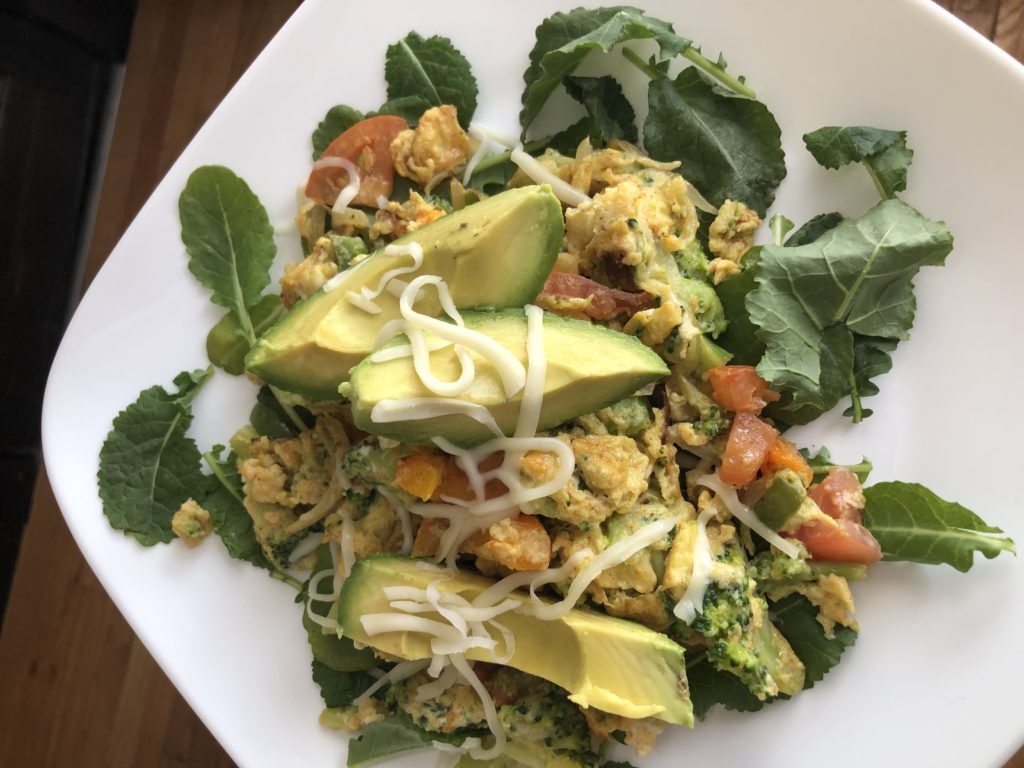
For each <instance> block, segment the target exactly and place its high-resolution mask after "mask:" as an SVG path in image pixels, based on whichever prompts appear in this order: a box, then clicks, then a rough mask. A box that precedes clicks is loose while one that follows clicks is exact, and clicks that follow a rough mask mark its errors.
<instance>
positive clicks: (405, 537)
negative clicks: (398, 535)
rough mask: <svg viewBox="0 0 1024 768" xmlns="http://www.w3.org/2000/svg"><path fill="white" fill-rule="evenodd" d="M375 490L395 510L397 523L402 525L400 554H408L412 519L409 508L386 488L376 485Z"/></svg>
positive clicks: (410, 546)
mask: <svg viewBox="0 0 1024 768" xmlns="http://www.w3.org/2000/svg"><path fill="white" fill-rule="evenodd" d="M377 491H378V492H379V493H380V495H381V496H383V497H384V499H385V500H386V501H387V503H388V504H389V505H391V509H393V510H394V511H395V516H396V517H397V518H398V523H399V525H401V526H402V554H403V555H408V554H409V553H410V552H412V520H411V519H410V517H409V510H407V509H406V508H405V506H404V505H403V504H402V502H400V501H399V500H398V499H397V498H396V497H395V495H394V494H393V493H391V491H389V490H388V489H387V488H383V487H380V486H378V487H377Z"/></svg>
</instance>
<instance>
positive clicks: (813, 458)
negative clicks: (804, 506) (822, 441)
mask: <svg viewBox="0 0 1024 768" xmlns="http://www.w3.org/2000/svg"><path fill="white" fill-rule="evenodd" d="M800 453H801V455H802V456H803V457H804V459H806V460H807V465H808V466H809V467H810V468H811V471H812V472H813V473H814V481H815V482H818V481H820V480H824V479H825V476H826V475H828V473H829V472H831V471H832V470H833V469H836V468H837V467H845V468H846V469H848V470H850V471H851V472H853V474H855V475H856V476H857V479H858V480H860V481H861V483H864V482H865V481H866V480H867V479H868V475H869V474H870V473H871V470H872V469H874V466H873V465H872V464H871V461H870V460H869V459H868V457H867V456H863V457H861V460H860V463H859V464H836V463H834V462H833V461H832V454H831V453H829V450H828V448H825V447H821V448H819V449H818V452H817V453H815V454H814V455H811V452H810V451H809V450H807V449H806V448H801V449H800Z"/></svg>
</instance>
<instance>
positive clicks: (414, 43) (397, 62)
mask: <svg viewBox="0 0 1024 768" xmlns="http://www.w3.org/2000/svg"><path fill="white" fill-rule="evenodd" d="M384 76H385V78H386V79H387V83H388V104H387V105H385V106H388V105H391V108H392V109H394V105H395V103H396V102H397V100H398V99H423V100H425V101H426V102H427V103H428V104H429V106H440V105H442V104H454V105H455V108H456V109H457V110H458V113H459V122H460V123H461V124H462V125H463V127H465V126H467V125H469V121H470V120H472V119H473V113H474V112H476V97H477V84H476V78H475V77H473V71H472V69H471V67H470V65H469V62H468V61H467V60H466V57H465V56H463V55H462V54H461V53H459V51H458V50H457V49H456V48H455V46H453V45H452V42H451V40H449V39H448V38H446V37H438V36H434V37H429V38H427V39H424V38H422V37H420V36H419V35H418V34H416V33H415V32H410V33H409V34H408V35H406V36H405V37H404V38H403V39H402V40H399V41H398V42H397V43H395V44H394V45H391V46H388V51H387V56H386V58H385V62H384ZM401 103H402V104H403V105H404V106H406V107H408V105H409V103H410V102H408V101H404V102H401ZM422 113H423V110H422V109H420V110H419V111H418V112H417V116H418V115H419V114H422ZM388 114H400V113H399V112H389V113H388Z"/></svg>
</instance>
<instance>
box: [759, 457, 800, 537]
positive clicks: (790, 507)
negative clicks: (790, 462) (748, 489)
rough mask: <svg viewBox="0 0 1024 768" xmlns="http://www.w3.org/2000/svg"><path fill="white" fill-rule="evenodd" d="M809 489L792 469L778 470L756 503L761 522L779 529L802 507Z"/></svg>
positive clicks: (774, 529)
mask: <svg viewBox="0 0 1024 768" xmlns="http://www.w3.org/2000/svg"><path fill="white" fill-rule="evenodd" d="M806 498H807V491H806V490H805V489H804V484H803V483H802V482H801V481H800V477H799V476H798V475H797V473H796V472H794V471H793V470H792V469H783V470H780V471H779V472H776V473H775V475H774V476H773V477H772V479H771V482H770V483H769V484H768V487H767V488H766V489H765V492H764V496H762V497H761V498H760V500H759V501H758V502H757V504H755V505H754V512H755V513H756V514H757V516H758V517H759V518H760V519H761V522H762V523H764V524H765V525H767V526H768V527H769V528H771V529H772V530H773V531H777V530H779V529H780V528H782V526H784V525H785V524H786V521H787V520H789V518H791V517H792V516H793V515H795V514H796V513H797V511H798V510H799V509H800V505H801V504H803V503H804V499H806Z"/></svg>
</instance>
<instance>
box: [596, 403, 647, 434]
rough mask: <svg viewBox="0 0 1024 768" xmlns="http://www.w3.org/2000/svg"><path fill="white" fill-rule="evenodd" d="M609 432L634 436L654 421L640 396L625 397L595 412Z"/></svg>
mask: <svg viewBox="0 0 1024 768" xmlns="http://www.w3.org/2000/svg"><path fill="white" fill-rule="evenodd" d="M595 415H596V416H597V418H598V419H600V420H601V423H602V424H604V425H605V427H607V428H608V432H609V434H612V435H628V436H629V437H636V436H637V435H639V434H640V433H641V432H643V431H644V430H645V429H647V428H649V427H650V426H651V424H653V423H654V419H653V418H652V416H651V409H650V408H649V407H648V406H647V402H646V401H645V400H644V398H642V397H627V398H625V399H623V400H619V402H617V403H615V404H614V405H610V406H608V407H607V408H602V409H601V410H600V411H598V412H597V413H596V414H595Z"/></svg>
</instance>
